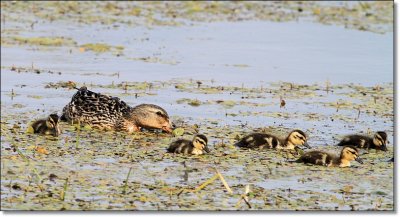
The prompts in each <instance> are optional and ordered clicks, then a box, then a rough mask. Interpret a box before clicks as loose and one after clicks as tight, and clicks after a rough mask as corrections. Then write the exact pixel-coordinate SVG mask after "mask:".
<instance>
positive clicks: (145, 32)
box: [1, 16, 394, 210]
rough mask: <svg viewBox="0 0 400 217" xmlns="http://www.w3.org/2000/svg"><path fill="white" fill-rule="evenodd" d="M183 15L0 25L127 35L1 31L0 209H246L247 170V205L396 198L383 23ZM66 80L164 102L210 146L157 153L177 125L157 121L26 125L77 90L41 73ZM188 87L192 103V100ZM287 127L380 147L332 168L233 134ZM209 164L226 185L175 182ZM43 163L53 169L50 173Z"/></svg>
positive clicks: (332, 140)
mask: <svg viewBox="0 0 400 217" xmlns="http://www.w3.org/2000/svg"><path fill="white" fill-rule="evenodd" d="M27 19H29V16H27ZM192 23H193V24H194V25H184V26H157V27H153V28H145V27H140V26H129V25H118V27H110V26H106V25H100V24H92V25H85V24H76V23H73V22H69V21H68V20H60V21H57V20H56V21H53V22H46V21H43V22H39V23H38V24H36V25H35V27H34V29H33V30H32V29H29V28H25V27H26V26H29V25H28V24H29V22H27V23H24V22H21V23H20V22H15V21H9V22H7V25H6V27H4V26H3V25H2V36H3V34H6V33H5V30H7V29H13V28H15V29H18V33H15V35H18V36H23V37H27V38H29V37H39V36H46V37H48V36H53V37H54V36H63V37H67V38H72V39H73V40H74V41H76V42H77V44H78V45H82V44H85V43H106V44H109V45H112V46H123V47H124V50H123V52H122V55H120V56H117V55H115V53H113V52H104V53H95V52H92V51H84V52H82V51H80V47H79V46H60V47H51V46H50V47H48V46H30V45H16V44H5V43H4V44H3V42H2V46H1V54H2V55H1V64H2V66H1V76H2V79H1V114H2V117H1V119H2V126H1V127H2V136H1V144H2V149H1V150H2V172H1V176H2V184H1V192H2V207H3V209H7V210H8V209H11V210H13V209H18V210H26V209H51V210H53V209H55V210H59V209H74V210H75V209H85V210H90V209H100V210H105V209H139V210H154V209H167V210H169V209H182V210H185V209H189V210H198V209H207V210H218V209H222V210H231V209H248V207H247V206H246V205H245V204H244V203H242V204H241V205H240V206H236V203H237V201H238V200H240V195H241V194H243V193H244V189H245V185H247V184H251V186H252V193H251V194H250V195H249V197H250V203H251V204H252V209H262V210H297V209H298V210H312V209H318V210H320V209H323V210H325V209H329V210H333V209H339V210H350V209H356V210H357V209H360V210H366V209H376V210H381V209H382V210H393V209H394V205H393V201H394V200H393V169H394V165H393V163H389V162H386V161H387V160H389V159H390V158H391V157H392V156H393V142H394V141H393V130H394V129H393V118H394V117H393V52H392V50H393V34H392V33H390V32H389V33H386V34H376V33H372V32H365V31H358V30H353V29H346V28H343V27H341V26H335V25H332V26H327V25H322V24H318V23H312V22H306V21H298V22H294V21H291V22H279V23H278V22H270V21H243V22H211V23H205V22H192ZM10 34H11V33H7V34H6V36H7V37H11V36H12V34H11V35H10ZM141 58H142V59H141ZM143 58H144V59H143ZM12 66H15V67H17V68H19V67H22V68H23V69H21V72H17V71H18V70H12ZM32 66H33V69H32ZM35 70H39V73H36V72H35ZM48 71H50V72H51V73H49V72H48ZM59 72H60V73H59ZM67 81H73V82H75V83H76V84H77V86H78V87H79V86H82V85H87V86H88V88H89V89H91V90H93V91H96V92H101V93H106V94H109V95H113V96H118V97H120V98H122V99H123V100H124V101H126V102H127V103H128V104H130V105H137V104H140V103H154V104H157V105H160V106H162V107H163V108H165V109H166V110H167V111H168V113H169V115H170V116H171V117H172V119H173V121H174V122H175V123H176V124H177V125H178V126H180V127H183V128H184V129H185V134H184V135H183V137H184V138H188V139H190V138H191V137H192V134H194V133H196V130H195V127H194V124H197V125H199V128H198V131H199V132H200V133H204V134H206V135H207V136H208V138H209V141H210V147H211V149H212V153H211V154H209V155H204V156H200V157H185V156H176V155H170V154H165V148H166V147H167V146H168V144H169V143H170V142H171V141H173V140H175V139H176V138H174V137H172V136H170V135H164V134H158V133H153V132H150V133H149V132H142V133H136V134H134V135H126V134H123V133H112V132H110V133H102V132H98V131H95V130H87V129H80V128H78V129H77V128H74V127H71V126H68V125H66V124H63V125H62V127H63V131H64V133H63V134H62V135H61V136H60V137H59V138H57V139H50V138H45V137H42V136H37V135H30V134H26V133H25V131H26V128H27V126H28V124H29V122H30V121H32V120H34V119H37V118H42V117H45V116H47V115H48V114H50V113H52V112H58V113H59V114H60V113H61V110H62V108H63V106H64V105H66V104H67V103H68V102H69V100H70V99H71V96H72V95H73V94H74V93H75V90H73V89H68V88H62V87H58V88H55V87H53V86H52V87H50V88H46V86H47V85H49V84H51V83H52V84H54V83H57V82H67ZM197 81H201V82H202V84H201V85H200V87H198V86H197V84H196V82H197ZM123 82H128V84H129V85H130V86H129V88H128V90H127V91H125V90H124V89H123V88H122V87H120V86H118V85H119V84H121V83H123ZM135 82H136V83H135ZM150 83H151V84H152V86H151V87H150V86H149V84H150ZM327 83H328V84H329V85H328V88H327ZM222 87H223V88H224V89H222ZM135 95H137V98H136V97H135ZM280 97H282V98H283V99H285V101H286V106H285V107H284V108H281V107H280ZM192 100H198V102H200V105H199V106H192V105H190V102H192ZM222 101H223V102H222ZM338 104H339V105H340V106H339V107H337V105H338ZM294 128H300V129H302V130H304V131H305V132H306V133H307V134H308V135H309V137H310V138H309V144H311V146H313V148H315V149H319V150H325V151H328V152H332V153H338V152H339V151H340V150H339V148H338V147H335V146H334V144H336V143H337V142H338V141H339V139H340V138H341V136H343V135H346V134H349V133H364V134H369V135H372V134H373V132H374V131H377V130H383V131H386V132H387V133H388V136H389V138H388V140H389V142H390V143H389V151H388V152H385V153H382V152H375V151H370V153H364V152H362V153H363V154H362V157H363V158H364V159H365V164H363V165H360V164H358V163H357V162H355V163H353V164H354V165H353V167H352V168H348V169H338V168H321V167H314V166H307V165H299V164H293V163H290V162H288V161H290V160H294V159H296V158H297V157H298V156H297V155H292V154H288V153H286V152H279V151H265V152H257V151H243V150H238V149H236V148H235V147H233V144H234V143H235V142H236V141H237V137H242V136H244V135H245V134H247V133H249V132H253V131H266V132H274V133H277V134H278V135H281V136H285V135H286V133H287V132H289V131H290V130H291V129H294ZM35 146H39V147H44V148H45V149H46V150H48V152H49V154H43V153H38V151H35ZM15 147H17V149H18V150H19V151H20V152H21V153H22V154H18V152H17V150H14V148H15ZM23 156H25V157H27V158H28V159H29V160H24V157H23ZM184 164H185V165H186V167H185V166H184ZM129 168H132V174H131V175H130V176H129V179H128V184H127V185H126V187H124V185H125V180H126V178H127V174H128V171H129ZM214 168H217V169H218V170H219V171H220V172H221V174H223V176H224V178H225V179H226V181H227V182H228V184H229V185H230V186H231V188H232V190H233V192H234V194H233V195H229V194H228V193H227V191H226V190H225V188H224V187H223V185H221V182H220V180H216V181H214V182H213V183H212V184H211V185H210V186H207V187H206V188H204V189H203V190H201V191H198V192H196V193H190V192H189V193H179V192H181V191H182V190H183V189H184V188H190V189H195V188H196V187H197V186H199V185H200V184H201V183H203V182H205V181H206V180H208V179H209V178H211V177H212V176H214V174H215V171H214ZM185 171H186V172H185ZM51 174H53V175H56V178H54V179H53V180H50V178H49V177H50V175H51ZM67 178H68V187H67V190H66V191H65V198H64V200H63V199H62V196H61V195H62V193H61V192H63V186H64V184H65V180H66V179H67ZM124 189H125V190H124ZM289 189H290V190H289ZM124 191H125V194H124ZM199 200H200V202H199Z"/></svg>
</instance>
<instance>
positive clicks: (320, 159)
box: [296, 146, 363, 167]
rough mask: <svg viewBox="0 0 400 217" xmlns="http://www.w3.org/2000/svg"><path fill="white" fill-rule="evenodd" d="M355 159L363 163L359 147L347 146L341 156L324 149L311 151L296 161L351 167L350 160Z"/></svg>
mask: <svg viewBox="0 0 400 217" xmlns="http://www.w3.org/2000/svg"><path fill="white" fill-rule="evenodd" d="M353 160H356V161H357V162H359V163H360V164H363V161H362V159H361V158H360V157H359V156H358V150H357V148H356V147H354V146H345V147H343V149H342V151H341V153H340V157H338V156H333V155H331V154H328V153H326V152H322V151H311V152H307V153H305V154H304V155H302V156H301V157H300V158H299V159H298V160H297V161H296V162H298V163H300V162H303V163H311V164H316V165H322V166H327V167H331V166H339V167H350V162H351V161H353Z"/></svg>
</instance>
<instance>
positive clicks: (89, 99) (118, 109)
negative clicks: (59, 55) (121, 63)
mask: <svg viewBox="0 0 400 217" xmlns="http://www.w3.org/2000/svg"><path fill="white" fill-rule="evenodd" d="M61 119H62V120H65V121H69V122H74V123H83V124H88V125H90V126H92V127H93V128H97V129H105V130H117V131H126V132H128V133H131V132H137V131H140V130H141V128H145V129H161V130H163V131H165V132H172V124H171V122H170V119H169V116H168V113H167V112H166V111H165V110H164V109H163V108H161V107H159V106H157V105H153V104H141V105H138V106H136V107H131V106H129V105H127V104H126V103H125V102H124V101H122V100H120V99H119V98H118V97H111V96H107V95H103V94H100V93H95V92H92V91H89V90H88V89H87V88H86V87H81V88H80V89H78V92H77V93H75V95H74V96H73V97H72V100H71V102H69V103H68V104H67V105H66V106H65V107H64V109H63V115H62V116H61Z"/></svg>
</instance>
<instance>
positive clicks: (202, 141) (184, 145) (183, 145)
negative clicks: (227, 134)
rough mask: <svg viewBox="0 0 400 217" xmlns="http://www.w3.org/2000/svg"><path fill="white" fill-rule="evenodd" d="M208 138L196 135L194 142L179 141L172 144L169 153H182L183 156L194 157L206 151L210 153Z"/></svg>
mask: <svg viewBox="0 0 400 217" xmlns="http://www.w3.org/2000/svg"><path fill="white" fill-rule="evenodd" d="M207 142H208V141H207V137H206V136H204V135H201V134H198V135H195V136H194V138H193V140H192V141H190V140H186V139H179V140H177V141H175V142H172V143H171V144H170V145H169V147H168V149H167V151H168V152H171V153H177V154H178V153H181V154H192V155H201V154H203V153H204V152H203V151H206V152H207V153H209V152H210V149H208V147H207Z"/></svg>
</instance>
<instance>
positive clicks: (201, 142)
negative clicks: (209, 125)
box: [197, 140, 205, 145]
mask: <svg viewBox="0 0 400 217" xmlns="http://www.w3.org/2000/svg"><path fill="white" fill-rule="evenodd" d="M197 142H198V143H200V144H203V145H205V143H204V142H203V141H201V140H197Z"/></svg>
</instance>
